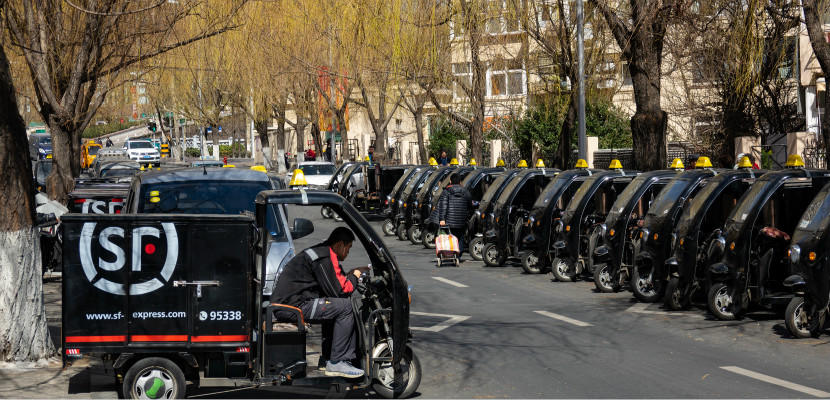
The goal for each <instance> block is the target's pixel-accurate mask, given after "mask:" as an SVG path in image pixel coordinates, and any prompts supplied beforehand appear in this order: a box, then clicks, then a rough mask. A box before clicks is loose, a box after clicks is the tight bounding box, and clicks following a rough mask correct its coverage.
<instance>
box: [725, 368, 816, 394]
mask: <svg viewBox="0 0 830 400" xmlns="http://www.w3.org/2000/svg"><path fill="white" fill-rule="evenodd" d="M721 369H725V370H727V371H729V372H733V373H736V374H738V375H743V376H746V377H749V378H752V379H757V380H759V381H762V382H766V383H770V384H773V385H776V386H781V387H784V388H787V389H790V390H795V391H796V392H801V393H805V394H809V395H811V396H816V397H830V393H828V392H825V391H822V390H818V389H813V388H809V387H807V386H803V385H799V384H797V383H792V382H787V381H785V380H782V379H778V378H774V377H771V376H769V375H764V374H759V373H757V372H753V371H750V370H748V369H743V368H741V367H721Z"/></svg>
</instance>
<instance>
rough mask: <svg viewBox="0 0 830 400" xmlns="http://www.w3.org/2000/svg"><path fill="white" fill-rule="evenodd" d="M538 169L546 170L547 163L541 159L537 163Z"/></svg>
mask: <svg viewBox="0 0 830 400" xmlns="http://www.w3.org/2000/svg"><path fill="white" fill-rule="evenodd" d="M536 168H545V162H544V161H542V159H541V158H540V159H539V160H537V161H536Z"/></svg>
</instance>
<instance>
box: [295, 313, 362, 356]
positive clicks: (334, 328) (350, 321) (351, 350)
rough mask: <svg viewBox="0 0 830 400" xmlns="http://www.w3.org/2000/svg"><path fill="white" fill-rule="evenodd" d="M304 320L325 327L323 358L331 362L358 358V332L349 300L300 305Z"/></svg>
mask: <svg viewBox="0 0 830 400" xmlns="http://www.w3.org/2000/svg"><path fill="white" fill-rule="evenodd" d="M299 308H300V310H302V312H303V318H304V319H305V320H306V321H309V322H320V323H322V325H323V357H324V358H325V359H327V360H329V361H343V360H351V359H354V358H356V353H355V347H356V346H357V340H358V339H357V330H356V329H355V326H354V312H353V311H352V303H351V300H350V299H348V298H322V299H314V300H308V301H305V302H303V303H300V307H299Z"/></svg>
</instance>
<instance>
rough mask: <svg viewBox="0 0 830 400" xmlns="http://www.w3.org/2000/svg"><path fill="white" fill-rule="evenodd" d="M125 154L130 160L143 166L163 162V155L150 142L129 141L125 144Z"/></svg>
mask: <svg viewBox="0 0 830 400" xmlns="http://www.w3.org/2000/svg"><path fill="white" fill-rule="evenodd" d="M124 152H125V153H127V157H129V158H130V160H133V161H138V162H140V163H142V164H156V165H158V164H159V163H160V162H161V153H159V151H158V149H156V147H155V146H153V143H152V142H150V141H149V140H143V139H141V140H128V141H126V142H124Z"/></svg>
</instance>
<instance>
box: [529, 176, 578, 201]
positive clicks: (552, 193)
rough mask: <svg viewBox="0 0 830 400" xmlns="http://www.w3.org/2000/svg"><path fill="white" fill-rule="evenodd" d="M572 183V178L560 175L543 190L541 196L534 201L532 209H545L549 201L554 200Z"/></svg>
mask: <svg viewBox="0 0 830 400" xmlns="http://www.w3.org/2000/svg"><path fill="white" fill-rule="evenodd" d="M572 182H573V176H565V175H560V176H558V177H556V178H555V179H554V180H553V181H551V183H550V184H548V186H547V187H546V188H545V190H544V192H542V195H541V196H539V198H537V199H536V203H534V204H533V208H545V207H547V205H548V203H550V201H551V200H554V199H556V198H557V197H558V196H559V195H560V194H561V192H562V190H563V189H565V188H566V187H568V185H570V184H571V183H572Z"/></svg>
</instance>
